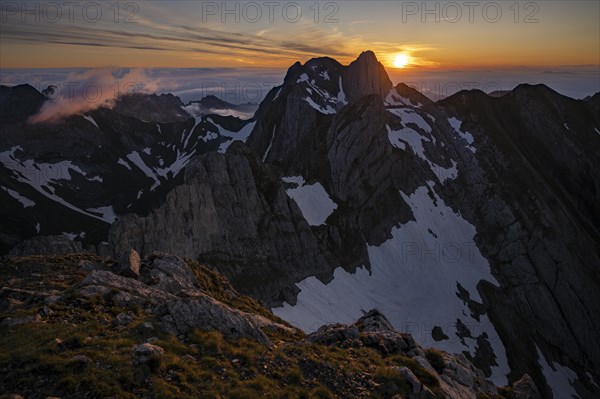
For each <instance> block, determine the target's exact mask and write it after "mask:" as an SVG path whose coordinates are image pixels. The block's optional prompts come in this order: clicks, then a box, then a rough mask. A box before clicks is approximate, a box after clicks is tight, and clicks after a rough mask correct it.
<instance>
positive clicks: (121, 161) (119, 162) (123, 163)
mask: <svg viewBox="0 0 600 399" xmlns="http://www.w3.org/2000/svg"><path fill="white" fill-rule="evenodd" d="M117 165H123V166H125V167H126V168H127V169H129V170H131V166H129V164H128V163H127V162H125V161H124V160H123V158H119V160H118V161H117Z"/></svg>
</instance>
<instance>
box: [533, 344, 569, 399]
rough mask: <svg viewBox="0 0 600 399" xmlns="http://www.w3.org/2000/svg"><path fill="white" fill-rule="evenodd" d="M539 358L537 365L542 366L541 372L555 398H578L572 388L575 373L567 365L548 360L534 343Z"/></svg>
mask: <svg viewBox="0 0 600 399" xmlns="http://www.w3.org/2000/svg"><path fill="white" fill-rule="evenodd" d="M535 348H536V350H537V354H538V358H539V360H540V361H539V365H540V366H541V367H542V373H544V377H545V378H546V382H547V383H548V386H549V387H550V389H552V393H553V395H554V397H555V398H573V397H575V398H579V395H577V392H576V391H575V389H574V388H573V385H572V384H573V382H575V380H576V379H577V374H575V372H574V371H573V370H571V369H570V368H568V367H565V366H561V365H560V364H558V363H554V362H550V363H549V362H548V360H547V359H546V358H545V357H544V355H543V354H542V352H541V351H540V348H538V347H537V345H536V347H535Z"/></svg>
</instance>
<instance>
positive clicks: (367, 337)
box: [360, 331, 411, 355]
mask: <svg viewBox="0 0 600 399" xmlns="http://www.w3.org/2000/svg"><path fill="white" fill-rule="evenodd" d="M360 340H361V341H362V343H363V345H365V346H368V347H370V348H374V349H377V350H378V351H379V352H381V353H382V354H384V355H389V354H394V353H405V352H406V351H407V350H409V349H410V348H411V347H410V346H409V344H408V342H407V340H406V334H402V333H399V332H397V331H371V332H366V333H362V334H361V336H360Z"/></svg>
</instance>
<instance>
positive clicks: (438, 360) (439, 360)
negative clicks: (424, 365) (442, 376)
mask: <svg viewBox="0 0 600 399" xmlns="http://www.w3.org/2000/svg"><path fill="white" fill-rule="evenodd" d="M425 356H426V357H427V361H428V362H429V364H431V366H432V367H433V368H434V369H435V370H436V371H437V372H441V371H442V370H443V369H444V367H446V361H445V360H444V354H443V353H442V352H441V351H439V350H437V349H433V348H432V349H426V350H425Z"/></svg>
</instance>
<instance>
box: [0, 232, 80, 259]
mask: <svg viewBox="0 0 600 399" xmlns="http://www.w3.org/2000/svg"><path fill="white" fill-rule="evenodd" d="M79 252H83V247H82V245H81V242H80V241H73V240H71V239H70V238H69V237H68V236H66V235H64V234H61V235H54V236H35V237H32V238H30V239H28V240H25V241H22V242H21V243H20V244H18V245H17V246H15V247H14V248H12V249H11V250H10V255H16V256H30V255H62V254H72V253H79Z"/></svg>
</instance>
